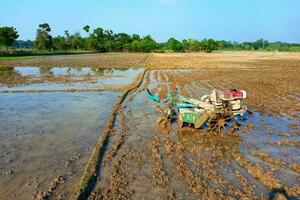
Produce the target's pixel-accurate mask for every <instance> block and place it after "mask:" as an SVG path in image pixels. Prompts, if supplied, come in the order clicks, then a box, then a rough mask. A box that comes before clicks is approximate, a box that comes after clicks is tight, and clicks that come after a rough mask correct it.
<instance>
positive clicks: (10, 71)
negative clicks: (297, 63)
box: [0, 67, 19, 76]
mask: <svg viewBox="0 0 300 200" xmlns="http://www.w3.org/2000/svg"><path fill="white" fill-rule="evenodd" d="M12 75H19V73H18V72H17V71H16V70H15V68H14V67H0V76H12Z"/></svg>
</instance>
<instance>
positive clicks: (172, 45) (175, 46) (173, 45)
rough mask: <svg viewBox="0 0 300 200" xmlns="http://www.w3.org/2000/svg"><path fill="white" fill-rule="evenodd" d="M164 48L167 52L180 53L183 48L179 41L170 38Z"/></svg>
mask: <svg viewBox="0 0 300 200" xmlns="http://www.w3.org/2000/svg"><path fill="white" fill-rule="evenodd" d="M166 48H167V49H168V50H172V51H174V52H181V51H182V50H183V46H182V44H181V42H180V41H178V40H176V39H175V38H170V39H169V40H168V41H167V43H166Z"/></svg>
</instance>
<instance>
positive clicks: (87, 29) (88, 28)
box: [83, 25, 90, 33]
mask: <svg viewBox="0 0 300 200" xmlns="http://www.w3.org/2000/svg"><path fill="white" fill-rule="evenodd" d="M83 30H84V31H85V32H87V33H88V32H90V26H89V25H85V26H84V27H83Z"/></svg>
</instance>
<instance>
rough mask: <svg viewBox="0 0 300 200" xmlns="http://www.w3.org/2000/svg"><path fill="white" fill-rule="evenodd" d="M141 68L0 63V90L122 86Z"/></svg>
mask: <svg viewBox="0 0 300 200" xmlns="http://www.w3.org/2000/svg"><path fill="white" fill-rule="evenodd" d="M141 71H142V69H140V68H120V69H119V68H118V69H105V68H96V67H76V68H75V67H0V91H20V90H22V91H23V90H24V91H26V90H70V89H75V90H76V89H79V90H80V89H95V88H99V87H106V86H124V85H126V84H129V83H131V82H132V81H133V79H134V78H135V77H136V76H137V74H138V73H140V72H141Z"/></svg>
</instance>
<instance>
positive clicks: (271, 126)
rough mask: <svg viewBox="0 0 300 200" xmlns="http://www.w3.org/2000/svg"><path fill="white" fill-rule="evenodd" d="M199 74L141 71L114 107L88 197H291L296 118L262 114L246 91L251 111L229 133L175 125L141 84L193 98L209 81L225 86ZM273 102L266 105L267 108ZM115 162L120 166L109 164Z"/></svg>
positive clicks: (294, 189) (295, 166)
mask: <svg viewBox="0 0 300 200" xmlns="http://www.w3.org/2000/svg"><path fill="white" fill-rule="evenodd" d="M203 71H204V72H203ZM203 73H204V74H205V73H206V72H205V70H199V71H197V70H193V71H188V70H183V71H181V70H180V71H176V70H149V71H147V73H146V74H145V76H144V79H143V83H142V84H141V86H140V87H139V89H137V91H134V92H130V93H129V95H128V98H127V99H125V100H124V102H122V106H121V107H120V109H119V110H118V112H117V115H116V122H115V125H114V126H113V129H114V133H113V134H111V136H110V139H109V141H108V144H107V149H106V151H105V152H104V158H105V159H104V161H103V162H102V165H101V166H102V167H101V173H100V175H99V179H97V181H96V183H95V186H94V189H93V190H92V192H91V194H90V195H89V197H88V198H89V199H157V198H159V199H268V198H269V197H270V195H271V196H272V195H275V196H281V197H284V194H285V195H287V196H288V197H291V198H298V197H299V195H300V193H299V186H298V185H299V183H300V182H299V178H300V174H299V171H298V170H299V164H300V163H299V153H300V152H299V147H298V142H299V134H298V132H299V130H298V126H299V119H298V118H297V117H293V116H290V115H288V114H287V115H284V113H283V112H281V113H280V114H278V112H274V113H270V112H262V111H261V109H260V108H259V107H255V106H252V105H254V104H253V102H254V100H252V99H251V98H250V97H249V99H247V101H246V103H247V105H249V107H250V109H251V110H252V112H253V115H252V116H249V119H248V120H246V121H242V122H241V127H240V130H238V131H236V132H233V133H232V132H226V131H225V132H222V133H214V132H207V131H206V130H194V129H191V128H189V127H185V128H183V129H178V127H177V124H176V123H173V124H171V123H169V122H168V121H166V120H165V118H164V116H162V115H161V113H159V112H157V111H156V110H155V109H154V108H153V107H152V104H151V102H149V100H148V99H147V93H146V91H145V90H144V89H145V88H150V89H151V90H153V91H156V92H157V93H158V94H159V96H160V97H163V96H165V95H166V93H167V92H170V91H171V90H172V89H174V88H176V87H178V88H179V91H180V92H181V94H184V93H185V94H189V95H190V96H192V95H193V96H194V97H200V96H201V95H203V94H205V92H206V91H209V90H210V89H211V88H212V87H217V88H219V89H220V88H221V86H222V87H223V88H228V87H230V86H229V85H226V84H225V83H226V82H225V83H222V84H220V85H218V84H219V82H217V81H216V85H215V82H214V81H210V80H208V79H206V78H205V79H204V80H202V79H201V78H199V77H201V75H202V74H203ZM209 73H210V72H209ZM178 76H180V79H178V78H177V77H178ZM255 76H256V75H255ZM204 77H205V76H204ZM187 85H188V87H187ZM257 89H258V88H257ZM274 103H275V102H274ZM274 105H275V104H273V102H270V104H267V106H270V108H273V107H274ZM285 106H287V105H285ZM288 106H289V107H288V108H286V109H290V110H293V109H294V107H293V106H292V104H288ZM290 124H294V125H293V126H292V127H295V129H293V128H292V127H291V125H290ZM124 127H125V128H124ZM131 149H134V150H133V151H131ZM136 154H138V155H139V156H138V157H136V156H135V155H136ZM124 157H125V158H126V159H124ZM119 165H121V166H122V167H121V168H119V167H117V169H116V166H119ZM116 172H118V173H120V174H117V175H116ZM112 174H113V175H112ZM112 177H113V178H112ZM120 179H121V180H120ZM123 179H126V180H127V181H125V182H126V184H124V180H123ZM116 185H117V186H119V187H117V188H119V189H121V191H119V189H116V188H115V186H116Z"/></svg>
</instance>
